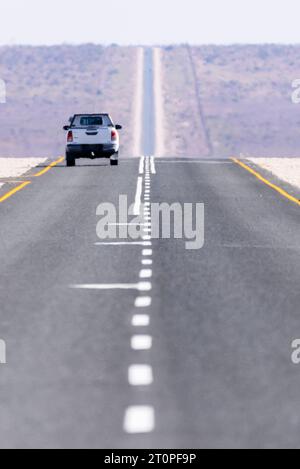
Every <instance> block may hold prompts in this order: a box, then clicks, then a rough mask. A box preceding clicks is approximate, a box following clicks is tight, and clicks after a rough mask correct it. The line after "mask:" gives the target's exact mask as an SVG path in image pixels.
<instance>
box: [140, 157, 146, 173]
mask: <svg viewBox="0 0 300 469" xmlns="http://www.w3.org/2000/svg"><path fill="white" fill-rule="evenodd" d="M144 162H145V157H144V156H141V159H140V167H139V173H140V174H144Z"/></svg>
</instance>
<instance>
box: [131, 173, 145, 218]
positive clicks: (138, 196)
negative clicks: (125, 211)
mask: <svg viewBox="0 0 300 469" xmlns="http://www.w3.org/2000/svg"><path fill="white" fill-rule="evenodd" d="M142 189H143V177H142V176H139V177H138V180H137V188H136V195H135V202H134V207H133V214H134V215H135V216H139V215H140V210H141V197H142Z"/></svg>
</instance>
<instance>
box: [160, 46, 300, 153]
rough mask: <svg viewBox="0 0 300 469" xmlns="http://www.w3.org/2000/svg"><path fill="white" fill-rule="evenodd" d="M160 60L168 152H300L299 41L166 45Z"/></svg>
mask: <svg viewBox="0 0 300 469" xmlns="http://www.w3.org/2000/svg"><path fill="white" fill-rule="evenodd" d="M163 58H164V59H163V63H164V67H163V71H164V75H165V76H166V77H167V80H165V97H166V98H165V99H166V110H165V112H166V114H167V116H168V120H167V126H168V128H167V132H168V136H169V137H170V135H172V136H173V138H172V139H171V140H170V141H171V142H172V143H171V146H170V147H169V154H170V155H174V154H175V155H186V154H189V155H191V156H205V155H208V154H213V155H215V156H232V155H240V153H243V154H244V155H253V156H300V105H295V104H293V103H292V100H291V95H292V91H293V89H292V82H293V80H295V79H297V78H300V46H280V45H279V46H278V45H276V46H275V45H274V46H272V45H261V46H228V47H221V46H202V47H192V48H191V49H189V48H188V47H186V46H182V47H168V48H165V49H164V53H163ZM198 98H199V100H198ZM199 105H200V107H201V109H200V110H201V112H202V113H203V122H202V119H201V116H200V113H199ZM203 125H204V127H205V128H203ZM207 136H208V138H209V142H207V141H206V140H205V139H206V138H207ZM209 146H211V147H212V148H211V149H209V148H208V147H209Z"/></svg>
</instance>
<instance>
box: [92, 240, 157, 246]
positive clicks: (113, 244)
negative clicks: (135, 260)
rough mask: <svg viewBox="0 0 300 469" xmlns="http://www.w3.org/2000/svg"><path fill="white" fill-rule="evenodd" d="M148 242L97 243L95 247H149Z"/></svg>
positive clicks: (149, 243)
mask: <svg viewBox="0 0 300 469" xmlns="http://www.w3.org/2000/svg"><path fill="white" fill-rule="evenodd" d="M151 245H152V243H151V242H149V241H122V242H121V241H120V242H115V243H114V242H107V243H106V242H98V243H95V246H145V247H146V246H151Z"/></svg>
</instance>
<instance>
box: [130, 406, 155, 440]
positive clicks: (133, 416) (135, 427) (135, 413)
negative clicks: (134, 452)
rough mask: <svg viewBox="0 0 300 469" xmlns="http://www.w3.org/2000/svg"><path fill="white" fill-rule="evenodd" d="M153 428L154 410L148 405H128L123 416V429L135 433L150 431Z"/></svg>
mask: <svg viewBox="0 0 300 469" xmlns="http://www.w3.org/2000/svg"><path fill="white" fill-rule="evenodd" d="M154 429H155V412H154V408H153V407H150V406H132V407H128V409H127V410H126V413H125V418H124V431H125V432H126V433H129V434H132V435H136V434H143V433H151V432H153V431H154Z"/></svg>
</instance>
